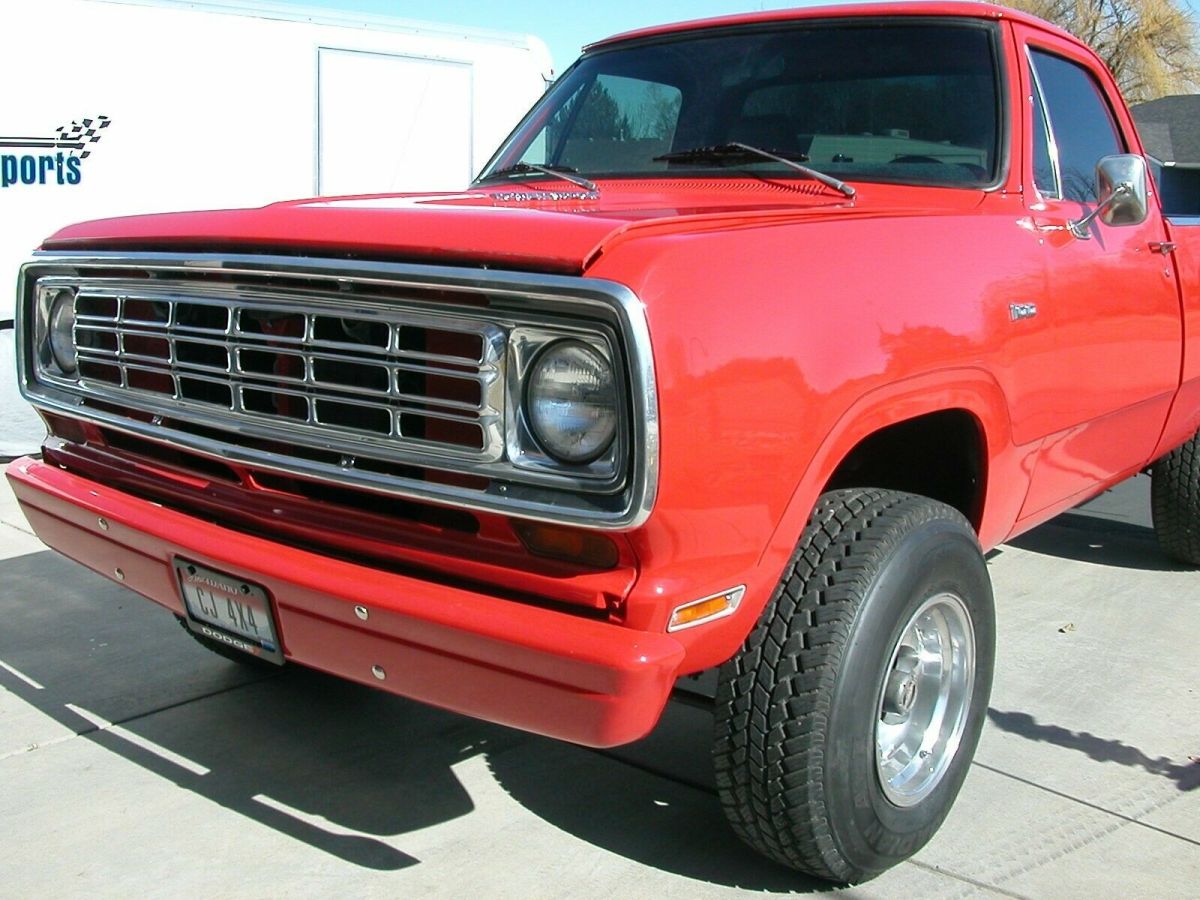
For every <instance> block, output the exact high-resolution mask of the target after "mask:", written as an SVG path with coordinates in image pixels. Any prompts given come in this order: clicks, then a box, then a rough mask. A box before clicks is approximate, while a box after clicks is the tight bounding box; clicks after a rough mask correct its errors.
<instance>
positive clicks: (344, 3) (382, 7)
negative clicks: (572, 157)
mask: <svg viewBox="0 0 1200 900" xmlns="http://www.w3.org/2000/svg"><path fill="white" fill-rule="evenodd" d="M274 2H276V3H282V4H283V5H287V6H300V7H309V8H313V7H317V8H325V9H338V10H353V11H355V12H366V13H374V14H376V15H389V16H398V17H400V18H402V19H418V20H424V21H430V22H441V23H446V24H454V25H465V26H470V27H474V28H490V29H496V30H499V31H516V32H522V33H528V34H535V35H537V36H538V37H540V38H541V39H542V40H544V41H545V42H546V43H547V44H548V45H549V47H550V53H551V54H552V55H553V57H554V69H555V71H556V72H561V71H562V70H563V69H565V68H566V67H567V66H568V65H570V64H571V63H572V62H573V61H574V59H575V57H576V56H578V55H579V48H580V47H581V46H583V45H584V44H587V43H590V42H592V41H595V40H598V39H600V38H603V37H608V36H609V35H611V34H617V33H618V32H621V31H629V30H630V29H632V28H641V27H643V26H645V25H660V24H662V23H664V22H678V21H683V20H685V19H703V18H707V17H709V16H721V15H726V14H728V13H738V12H748V11H754V10H760V9H776V8H782V7H794V6H814V5H816V3H815V2H813V0H793V2H790V3H789V2H783V3H771V2H763V0H654V2H648V0H599V2H597V3H593V4H588V5H587V6H584V5H583V4H572V3H563V2H562V0H559V2H550V0H524V2H521V3H498V2H496V0H444V2H442V3H429V2H424V3H417V2H413V0H274ZM826 2H828V0H826Z"/></svg>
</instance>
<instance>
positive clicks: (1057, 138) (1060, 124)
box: [1029, 50, 1125, 203]
mask: <svg viewBox="0 0 1200 900" xmlns="http://www.w3.org/2000/svg"><path fill="white" fill-rule="evenodd" d="M1029 57H1030V64H1031V65H1032V67H1033V72H1034V83H1035V86H1036V87H1037V88H1040V91H1039V93H1040V96H1041V101H1042V103H1044V105H1045V110H1046V115H1047V116H1048V117H1049V120H1050V122H1049V130H1048V134H1047V135H1046V137H1045V148H1046V149H1045V154H1046V156H1048V157H1050V159H1051V160H1053V157H1054V152H1053V151H1054V149H1055V148H1057V156H1058V159H1057V162H1058V179H1057V180H1058V185H1059V191H1060V192H1061V196H1062V197H1064V198H1066V199H1067V200H1076V201H1078V202H1080V203H1095V202H1096V163H1098V162H1099V161H1100V159H1101V158H1102V157H1105V156H1112V155H1113V154H1116V153H1124V152H1125V145H1124V142H1123V141H1122V140H1121V135H1120V132H1118V131H1117V127H1116V124H1115V123H1114V121H1113V117H1112V112H1111V111H1110V110H1109V108H1108V103H1107V102H1106V101H1105V99H1104V94H1103V93H1102V92H1101V90H1100V86H1099V85H1097V84H1096V81H1095V79H1094V78H1092V75H1091V73H1090V72H1088V71H1087V69H1085V68H1084V67H1083V66H1080V65H1077V64H1076V63H1073V62H1069V61H1068V60H1065V59H1063V58H1062V57H1059V56H1053V55H1052V54H1050V53H1046V52H1044V51H1041V50H1031V51H1030V54H1029ZM1037 120H1038V110H1037V109H1035V110H1034V139H1035V152H1034V161H1035V167H1034V168H1035V176H1034V178H1035V181H1036V183H1037V186H1038V188H1039V190H1041V191H1042V193H1044V194H1049V195H1051V196H1053V195H1055V194H1056V193H1058V192H1056V191H1055V189H1054V188H1055V185H1054V183H1053V181H1054V179H1053V177H1052V175H1051V177H1050V179H1049V181H1047V182H1043V179H1044V178H1046V177H1047V176H1046V174H1045V172H1044V165H1038V160H1039V151H1038V143H1039V142H1040V140H1041V139H1040V138H1039V136H1038V134H1037V132H1038V121H1037Z"/></svg>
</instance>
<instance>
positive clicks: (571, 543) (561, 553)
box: [513, 522, 621, 569]
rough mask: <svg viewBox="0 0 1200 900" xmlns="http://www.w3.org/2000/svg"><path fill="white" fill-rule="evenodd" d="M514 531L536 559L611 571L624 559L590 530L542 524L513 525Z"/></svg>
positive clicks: (610, 541) (520, 523) (606, 540)
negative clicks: (543, 558)
mask: <svg viewBox="0 0 1200 900" xmlns="http://www.w3.org/2000/svg"><path fill="white" fill-rule="evenodd" d="M513 530H514V531H516V533H517V537H519V538H520V539H521V543H522V544H524V545H525V549H526V550H528V551H529V552H530V553H532V554H534V555H536V556H546V557H549V558H550V559H561V560H564V561H566V562H573V563H582V564H583V565H585V566H591V567H593V568H596V569H611V568H613V567H614V566H616V564H617V563H618V562H619V561H620V558H621V554H620V553H619V551H618V550H617V545H616V544H614V543H613V542H612V540H611V539H610V538H607V537H605V536H604V535H602V534H596V533H594V532H591V531H579V530H578V529H575V528H563V527H562V526H560V525H545V524H543V523H541V522H513Z"/></svg>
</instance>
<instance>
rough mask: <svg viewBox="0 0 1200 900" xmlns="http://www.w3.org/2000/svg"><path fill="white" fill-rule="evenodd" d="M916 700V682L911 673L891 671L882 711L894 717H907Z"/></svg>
mask: <svg viewBox="0 0 1200 900" xmlns="http://www.w3.org/2000/svg"><path fill="white" fill-rule="evenodd" d="M916 699H917V680H916V679H915V678H914V677H913V675H912V673H911V672H901V671H893V672H892V674H891V677H889V678H888V687H887V691H886V692H885V694H884V698H883V711H884V712H885V713H890V714H892V715H894V716H907V715H908V714H909V713H910V712H912V708H913V703H915V702H916Z"/></svg>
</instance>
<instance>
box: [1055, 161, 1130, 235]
mask: <svg viewBox="0 0 1200 900" xmlns="http://www.w3.org/2000/svg"><path fill="white" fill-rule="evenodd" d="M1146 184H1147V178H1146V160H1145V159H1143V158H1142V157H1140V156H1136V155H1134V154H1132V153H1125V154H1122V155H1120V156H1106V157H1104V158H1103V159H1101V160H1100V162H1098V163H1096V208H1095V209H1093V210H1092V211H1091V212H1090V213H1088V214H1087V215H1086V216H1084V217H1083V218H1082V219H1080V220H1079V221H1078V222H1071V223H1070V228H1071V233H1072V234H1073V235H1075V237H1077V238H1079V239H1080V240H1085V241H1086V240H1087V239H1088V238H1090V237H1091V234H1090V233H1089V232H1088V226H1089V225H1091V224H1092V221H1093V220H1094V219H1096V218H1097V217H1098V218H1099V219H1100V221H1101V222H1103V223H1104V224H1105V225H1113V226H1121V225H1141V224H1142V223H1143V222H1145V221H1146V216H1147V215H1148V213H1149V209H1150V206H1149V203H1150V201H1149V199H1148V192H1147V187H1146Z"/></svg>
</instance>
